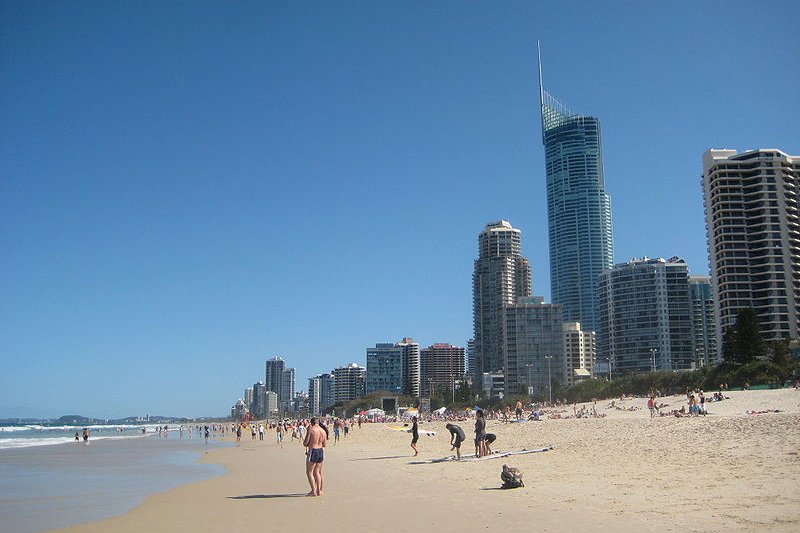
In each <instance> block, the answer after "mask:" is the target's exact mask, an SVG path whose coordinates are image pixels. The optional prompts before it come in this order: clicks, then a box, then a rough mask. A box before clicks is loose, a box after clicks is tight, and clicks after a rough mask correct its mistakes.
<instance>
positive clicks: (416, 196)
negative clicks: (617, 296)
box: [0, 1, 800, 418]
mask: <svg viewBox="0 0 800 533" xmlns="http://www.w3.org/2000/svg"><path fill="white" fill-rule="evenodd" d="M799 16H800V4H799V3H797V2H793V1H766V2H755V1H751V2H741V1H725V2H714V1H708V2H689V1H685V2H667V3H664V2H655V1H645V2H639V1H636V2H634V1H618V2H611V1H609V2H602V1H588V2H577V1H568V2H560V1H553V2H544V1H541V2H534V1H524V2H523V1H520V2H510V1H498V2H482V1H437V2H426V1H404V2H355V1H354V2H325V1H313V2H312V1H308V2H294V1H285V2H278V1H272V2H200V1H191V2H177V1H170V2H162V1H157V2H156V1H152V2H149V1H142V2H134V3H130V2H99V1H98V2H91V1H76V2H60V1H40V2H24V1H15V2H9V1H2V2H0V79H2V82H1V83H0V418H7V417H58V416H61V415H64V414H81V415H85V416H93V417H97V418H116V417H123V416H132V415H139V414H142V415H143V414H148V413H149V414H159V415H170V416H225V415H227V414H229V412H230V407H231V405H232V404H233V403H234V402H235V401H236V400H237V399H238V398H240V397H242V396H243V390H244V388H245V387H248V386H252V384H253V383H255V382H256V381H259V380H263V379H264V372H265V361H266V360H267V359H268V358H270V357H273V356H275V355H279V356H281V357H283V358H284V359H285V360H286V362H287V365H288V366H293V367H295V368H296V369H297V389H298V390H305V389H307V384H308V377H310V376H312V375H315V374H318V373H322V372H328V371H330V370H331V369H332V368H335V367H337V366H343V365H346V364H349V363H351V362H356V363H360V364H364V362H365V351H366V348H367V347H369V346H374V345H375V343H379V342H396V341H399V340H400V339H402V338H403V337H412V338H414V339H415V340H416V341H418V342H419V343H420V344H421V345H422V346H423V347H425V346H428V345H430V344H433V343H436V342H449V343H452V344H455V345H459V346H465V345H466V342H467V340H468V339H469V338H470V337H471V335H472V286H471V283H472V282H471V276H472V268H473V261H474V260H475V258H476V257H477V253H478V249H477V238H478V234H479V233H480V232H481V231H482V230H483V228H484V227H485V225H486V224H487V223H489V222H493V221H496V220H500V219H505V220H508V221H510V222H511V223H512V224H513V225H514V226H515V227H517V228H520V229H521V230H522V249H523V255H525V256H526V257H528V259H529V260H530V261H531V263H532V266H533V287H534V290H533V292H534V294H536V295H542V296H545V298H546V299H547V300H548V301H549V298H550V286H549V264H548V243H547V214H546V197H545V195H546V191H545V167H544V154H543V149H542V142H541V125H540V118H539V107H538V106H539V101H538V74H537V67H536V41H537V39H538V40H540V41H541V51H542V64H543V65H542V68H543V78H544V85H545V88H546V89H547V90H548V91H549V92H550V93H551V94H553V95H554V96H556V97H557V98H559V99H560V100H562V101H564V102H566V103H568V104H569V105H570V106H571V107H573V108H574V109H576V110H578V111H580V112H581V113H584V114H587V115H592V116H596V117H599V119H600V121H601V124H602V128H603V130H602V131H603V149H604V164H605V180H606V188H607V191H608V193H609V194H610V197H611V205H612V214H613V226H614V240H615V250H614V257H615V261H616V262H624V261H627V260H629V259H631V258H635V257H643V256H649V257H665V258H668V257H672V256H679V257H682V258H684V259H685V260H686V261H687V262H688V264H689V268H690V271H691V273H692V274H707V273H708V266H707V265H708V258H707V249H706V236H705V224H704V215H703V199H702V191H701V186H700V176H701V173H702V155H703V152H704V151H705V150H707V149H709V148H730V149H735V150H740V151H741V150H749V149H755V148H778V149H781V150H783V151H784V152H787V153H789V154H794V155H800V135H798V132H797V124H798V123H799V122H800V90H799V89H798V87H800V70H798V68H797V60H798V57H800V34H798V32H797V31H796V27H795V21H796V20H798V17H799Z"/></svg>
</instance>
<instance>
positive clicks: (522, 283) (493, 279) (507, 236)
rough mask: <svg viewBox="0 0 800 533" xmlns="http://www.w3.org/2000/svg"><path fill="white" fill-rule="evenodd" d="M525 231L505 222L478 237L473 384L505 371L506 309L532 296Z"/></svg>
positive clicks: (474, 281) (474, 276) (490, 225)
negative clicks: (504, 337) (524, 246)
mask: <svg viewBox="0 0 800 533" xmlns="http://www.w3.org/2000/svg"><path fill="white" fill-rule="evenodd" d="M521 234H522V232H521V231H520V230H518V229H516V228H514V227H513V226H511V224H510V223H509V222H507V221H505V220H501V221H499V222H493V223H491V224H487V225H486V228H485V229H484V230H483V232H481V234H480V236H479V237H478V259H476V260H475V269H474V272H473V274H472V321H473V327H474V332H475V338H474V343H475V344H474V346H475V348H474V367H473V368H470V373H471V374H472V382H473V383H475V384H480V383H482V382H483V374H484V373H487V372H490V373H498V372H503V371H504V365H505V354H504V345H503V308H504V306H506V305H513V304H514V303H516V301H517V299H518V298H521V297H526V296H530V294H531V283H532V281H531V278H532V275H531V266H530V264H529V263H528V260H527V259H525V258H524V257H522V255H521V254H522V246H521Z"/></svg>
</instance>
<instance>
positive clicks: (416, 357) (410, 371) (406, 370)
mask: <svg viewBox="0 0 800 533" xmlns="http://www.w3.org/2000/svg"><path fill="white" fill-rule="evenodd" d="M397 346H398V348H401V349H402V350H403V389H404V392H405V393H406V394H410V395H411V396H413V397H415V398H419V397H420V392H421V378H422V369H421V366H420V350H419V343H418V342H414V339H411V338H405V339H403V340H401V341H400V342H398V343H397Z"/></svg>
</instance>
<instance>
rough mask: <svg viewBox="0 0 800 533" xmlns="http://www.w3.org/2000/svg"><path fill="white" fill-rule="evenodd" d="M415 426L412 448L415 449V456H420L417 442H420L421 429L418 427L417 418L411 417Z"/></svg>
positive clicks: (412, 431)
mask: <svg viewBox="0 0 800 533" xmlns="http://www.w3.org/2000/svg"><path fill="white" fill-rule="evenodd" d="M411 421H412V422H413V424H412V425H411V447H412V448H413V449H414V456H417V455H419V450H418V449H417V441H418V440H419V427H418V426H417V417H416V416H414V417H411Z"/></svg>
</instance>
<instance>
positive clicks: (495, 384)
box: [478, 372, 506, 398]
mask: <svg viewBox="0 0 800 533" xmlns="http://www.w3.org/2000/svg"><path fill="white" fill-rule="evenodd" d="M480 379H481V380H480V381H478V383H479V384H480V390H481V391H482V392H483V395H484V396H486V397H487V398H502V397H503V388H504V386H505V382H506V378H505V374H503V373H502V372H484V373H483V374H481V377H480Z"/></svg>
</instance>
